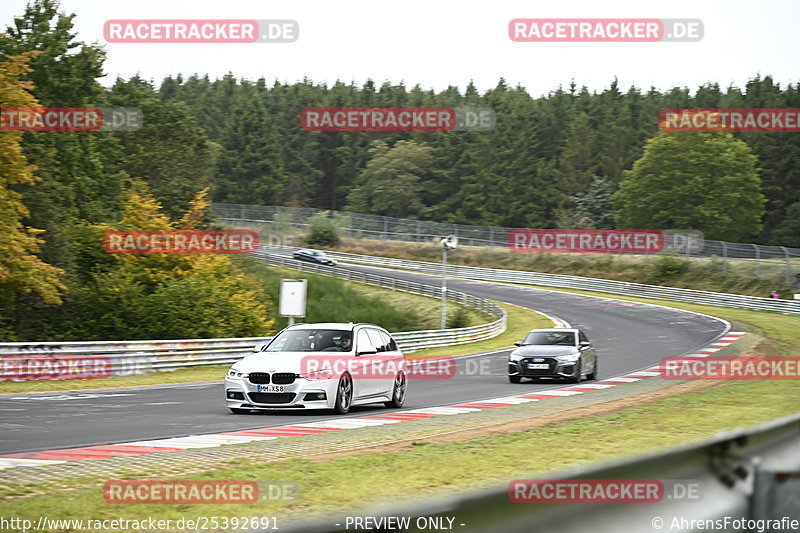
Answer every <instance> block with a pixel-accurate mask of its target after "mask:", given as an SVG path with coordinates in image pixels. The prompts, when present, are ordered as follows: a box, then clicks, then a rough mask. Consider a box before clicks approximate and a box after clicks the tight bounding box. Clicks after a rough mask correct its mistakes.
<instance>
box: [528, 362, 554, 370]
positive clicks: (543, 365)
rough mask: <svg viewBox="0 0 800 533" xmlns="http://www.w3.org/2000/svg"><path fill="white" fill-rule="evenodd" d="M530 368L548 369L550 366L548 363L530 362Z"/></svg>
mask: <svg viewBox="0 0 800 533" xmlns="http://www.w3.org/2000/svg"><path fill="white" fill-rule="evenodd" d="M528 368H529V369H531V370H546V369H548V368H550V365H548V364H547V363H528Z"/></svg>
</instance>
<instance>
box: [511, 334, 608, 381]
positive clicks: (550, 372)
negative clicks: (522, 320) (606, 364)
mask: <svg viewBox="0 0 800 533" xmlns="http://www.w3.org/2000/svg"><path fill="white" fill-rule="evenodd" d="M514 344H515V345H516V346H518V348H517V349H516V350H514V351H513V352H511V354H509V357H508V380H509V381H510V382H511V383H519V382H520V381H522V378H531V379H538V378H559V379H566V380H567V381H569V382H571V383H578V382H579V381H580V380H581V379H582V378H583V377H584V376H586V379H597V353H595V351H594V348H592V344H591V343H590V342H589V339H587V338H586V335H584V333H583V332H582V331H581V330H579V329H575V328H554V329H534V330H532V331H531V332H530V333H528V335H527V336H526V337H525V340H523V341H522V342H515V343H514Z"/></svg>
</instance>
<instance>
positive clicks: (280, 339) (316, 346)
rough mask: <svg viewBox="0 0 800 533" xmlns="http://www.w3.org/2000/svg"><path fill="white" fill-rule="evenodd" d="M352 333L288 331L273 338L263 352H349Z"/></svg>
mask: <svg viewBox="0 0 800 533" xmlns="http://www.w3.org/2000/svg"><path fill="white" fill-rule="evenodd" d="M352 346H353V332H352V331H346V330H338V329H290V330H286V331H283V332H281V333H280V334H278V336H277V337H275V338H274V339H273V340H272V342H271V343H269V346H267V348H266V349H265V350H264V351H265V352H349V351H350V350H351V349H352Z"/></svg>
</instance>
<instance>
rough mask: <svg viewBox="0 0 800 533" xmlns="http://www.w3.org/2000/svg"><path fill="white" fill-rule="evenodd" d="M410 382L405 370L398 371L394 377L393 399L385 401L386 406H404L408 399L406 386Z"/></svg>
mask: <svg viewBox="0 0 800 533" xmlns="http://www.w3.org/2000/svg"><path fill="white" fill-rule="evenodd" d="M407 387H408V383H407V381H406V375H405V373H403V372H398V373H397V375H396V376H395V377H394V388H393V389H392V401H390V402H386V403H384V405H385V406H386V407H396V408H399V407H403V403H405V401H406V388H407Z"/></svg>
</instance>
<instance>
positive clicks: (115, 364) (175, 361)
mask: <svg viewBox="0 0 800 533" xmlns="http://www.w3.org/2000/svg"><path fill="white" fill-rule="evenodd" d="M257 256H258V257H259V258H260V259H262V260H267V261H269V262H271V263H274V264H279V265H282V266H286V267H290V268H295V269H299V270H302V271H306V272H316V273H319V274H327V275H334V276H337V277H340V278H343V279H347V280H351V281H358V282H361V283H368V284H370V285H376V286H378V287H384V288H388V289H392V290H396V291H402V292H408V293H413V294H419V295H422V296H430V297H434V298H439V297H440V296H441V288H440V287H439V286H436V285H428V284H424V283H415V282H407V281H402V280H397V279H394V278H389V277H385V276H376V275H373V274H361V273H358V272H351V271H348V270H344V269H332V268H330V267H322V268H320V267H319V265H312V264H309V263H303V262H300V261H295V260H293V259H286V258H280V257H272V256H269V255H265V254H263V253H259V254H257ZM448 296H449V299H450V300H451V301H454V302H456V303H459V304H463V305H466V306H469V307H472V308H474V309H477V310H479V311H481V312H484V313H486V314H488V315H490V316H492V317H494V318H495V320H493V321H492V322H489V323H487V324H481V325H478V326H471V327H467V328H454V329H443V330H422V331H401V332H396V333H392V336H393V337H394V338H395V340H396V341H397V344H398V346H399V347H400V349H401V350H403V351H405V352H407V353H410V352H413V351H416V350H421V349H424V348H435V347H442V346H454V345H458V344H465V343H469V342H475V341H479V340H485V339H490V338H492V337H495V336H497V335H499V334H500V333H502V332H503V331H505V329H506V313H505V311H504V310H503V309H502V308H501V307H499V306H498V305H497V304H495V303H493V302H491V301H489V300H486V299H483V298H478V297H476V296H473V295H471V294H466V293H463V292H459V291H448ZM271 338H272V337H247V338H233V339H182V340H142V341H84V342H10V343H0V365H2V364H3V358H4V357H6V358H8V357H14V358H16V359H20V358H30V359H36V360H39V362H38V363H37V364H36V368H37V369H41V368H43V367H44V366H45V365H46V364H47V361H48V359H49V360H51V361H52V362H55V361H61V362H65V361H69V360H70V359H73V360H74V359H75V358H79V357H81V356H83V357H102V358H103V359H104V360H105V361H106V363H105V364H106V365H107V370H108V371H109V372H110V373H112V374H114V375H130V374H138V373H143V372H150V371H154V370H174V369H176V368H183V367H194V366H207V365H222V364H233V363H235V362H236V361H239V360H240V359H241V358H242V357H244V356H245V355H247V354H248V353H251V352H252V349H253V346H255V345H256V344H258V343H262V342H266V341H269V340H270V339H271ZM65 364H66V363H65ZM2 376H3V372H2V368H0V379H2Z"/></svg>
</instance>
